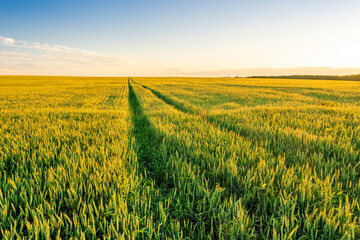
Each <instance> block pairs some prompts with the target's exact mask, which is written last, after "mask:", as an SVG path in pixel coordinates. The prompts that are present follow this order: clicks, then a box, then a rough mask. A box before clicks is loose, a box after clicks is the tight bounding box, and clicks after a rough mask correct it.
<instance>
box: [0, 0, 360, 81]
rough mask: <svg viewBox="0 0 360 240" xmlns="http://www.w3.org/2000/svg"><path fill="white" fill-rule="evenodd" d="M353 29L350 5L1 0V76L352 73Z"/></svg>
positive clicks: (355, 59) (347, 1) (356, 16)
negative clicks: (273, 71) (305, 69)
mask: <svg viewBox="0 0 360 240" xmlns="http://www.w3.org/2000/svg"><path fill="white" fill-rule="evenodd" d="M359 23H360V1H355V0H343V1H333V0H317V1H314V0H312V1H310V0H303V1H289V0H288V1H285V0H273V1H265V0H245V1H228V0H223V1H220V0H219V1H212V0H207V1H203V0H198V1H196V0H193V1H188V0H183V1H175V0H168V1H157V0H154V1H149V0H148V1H138V0H135V1H115V0H112V1H111V0H101V1H100V0H87V1H82V0H75V1H67V0H62V1H58V0H51V1H49V0H47V1H45V0H43V1H39V0H32V1H24V0H23V1H19V0H0V36H1V37H0V74H49V75H109V76H110V75H113V76H128V75H132V76H136V75H143V76H165V75H222V74H227V73H229V71H231V74H235V75H241V74H244V75H246V70H251V71H250V72H251V73H253V72H254V71H255V70H256V71H255V72H254V74H256V73H259V74H262V73H263V72H264V71H265V70H266V69H269V68H275V69H279V70H278V71H279V73H282V72H281V71H283V70H282V69H287V71H288V70H289V69H293V70H292V71H302V70H301V69H303V68H301V69H299V67H311V69H313V70H314V73H316V74H319V73H322V72H321V71H323V72H324V74H327V73H328V72H327V71H330V70H331V73H333V72H334V69H330V68H318V67H331V68H341V69H340V70H339V71H338V73H340V74H343V73H347V72H346V71H348V73H353V71H355V72H356V71H358V68H360V60H359V59H360V58H359V56H360V46H359V45H360V44H359V42H360V31H358V25H359ZM319 69H320V70H319ZM326 69H327V70H326ZM344 69H345V70H344ZM346 69H347V70H346ZM236 71H238V72H239V74H236V73H237V72H236ZM319 71H320V72H319ZM344 71H345V72H344ZM250 72H249V73H250ZM265 73H266V71H265ZM334 73H336V71H335V72H334ZM299 74H301V72H299Z"/></svg>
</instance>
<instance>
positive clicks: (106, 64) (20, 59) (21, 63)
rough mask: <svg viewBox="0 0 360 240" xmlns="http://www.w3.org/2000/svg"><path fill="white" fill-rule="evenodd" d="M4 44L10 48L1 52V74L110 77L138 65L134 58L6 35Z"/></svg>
mask: <svg viewBox="0 0 360 240" xmlns="http://www.w3.org/2000/svg"><path fill="white" fill-rule="evenodd" d="M0 45H1V46H3V48H6V50H3V51H0V65H1V68H2V69H1V72H0V74H1V73H3V74H60V75H108V73H109V71H110V70H111V73H112V74H113V73H114V72H117V73H119V74H120V73H121V71H122V70H123V69H124V67H125V66H126V65H128V64H132V63H135V62H136V58H134V57H128V56H117V55H108V54H102V53H98V52H94V51H89V50H85V49H81V48H74V47H69V46H63V45H52V44H44V43H38V42H26V41H21V40H15V39H13V38H8V37H3V36H0ZM116 70H118V71H116Z"/></svg>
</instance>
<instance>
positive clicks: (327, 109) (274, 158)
mask: <svg viewBox="0 0 360 240" xmlns="http://www.w3.org/2000/svg"><path fill="white" fill-rule="evenodd" d="M0 89H1V94H0V123H1V124H0V236H1V237H0V238H1V239H71V238H72V239H327V240H328V239H360V206H359V196H360V178H359V177H360V164H359V161H360V82H356V81H353V82H346V83H345V82H338V81H326V80H324V81H316V80H314V81H312V80H299V81H294V80H291V79H265V80H264V79H255V78H251V79H249V78H196V79H195V78H91V77H88V78H86V77H51V78H50V77H29V76H28V77H20V76H0Z"/></svg>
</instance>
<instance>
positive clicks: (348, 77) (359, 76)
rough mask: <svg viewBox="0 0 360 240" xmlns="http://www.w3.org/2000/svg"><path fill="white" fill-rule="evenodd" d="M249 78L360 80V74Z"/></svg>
mask: <svg viewBox="0 0 360 240" xmlns="http://www.w3.org/2000/svg"><path fill="white" fill-rule="evenodd" d="M248 78H280V79H321V80H343V81H360V74H355V75H343V76H340V75H282V76H250V77H248Z"/></svg>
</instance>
